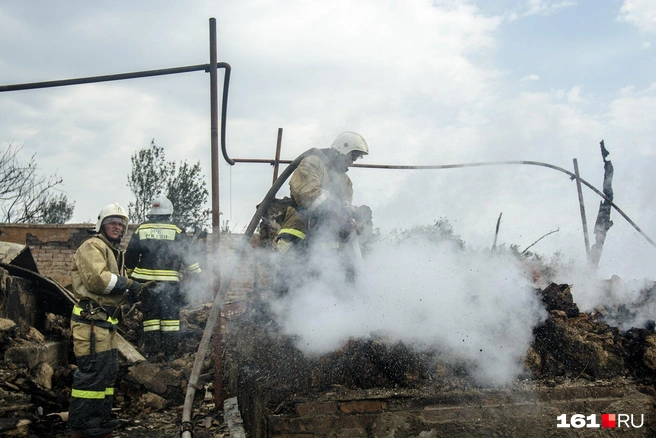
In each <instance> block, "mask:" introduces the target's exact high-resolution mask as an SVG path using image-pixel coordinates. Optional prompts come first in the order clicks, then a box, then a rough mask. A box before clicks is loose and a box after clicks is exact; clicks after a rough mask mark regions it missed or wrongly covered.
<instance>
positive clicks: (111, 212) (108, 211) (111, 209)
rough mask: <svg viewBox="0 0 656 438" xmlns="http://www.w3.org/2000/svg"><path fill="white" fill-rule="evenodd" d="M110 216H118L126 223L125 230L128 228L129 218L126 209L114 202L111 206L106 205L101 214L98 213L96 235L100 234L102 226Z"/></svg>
mask: <svg viewBox="0 0 656 438" xmlns="http://www.w3.org/2000/svg"><path fill="white" fill-rule="evenodd" d="M110 216H117V217H120V218H122V219H123V220H124V221H125V229H127V228H128V222H129V218H128V214H127V213H126V212H125V209H124V208H123V207H121V205H120V204H119V203H118V202H112V203H111V204H108V205H105V206H104V207H103V208H102V210H100V213H98V222H96V233H100V226H101V225H102V223H103V221H104V220H105V219H106V218H108V217H110ZM124 232H125V230H124Z"/></svg>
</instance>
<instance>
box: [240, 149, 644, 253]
mask: <svg viewBox="0 0 656 438" xmlns="http://www.w3.org/2000/svg"><path fill="white" fill-rule="evenodd" d="M233 161H234V162H235V163H268V164H271V165H273V163H274V161H273V160H260V159H250V158H235V159H234V160H233ZM279 163H281V164H283V163H289V161H288V160H280V161H279ZM519 164H523V165H530V166H540V167H547V168H549V169H554V170H557V171H559V172H562V173H564V174H566V175H569V177H570V178H571V179H577V177H576V175H575V174H574V173H572V172H570V171H569V170H566V169H563V168H562V167H558V166H554V165H553V164H549V163H543V162H540V161H486V162H480V163H464V164H436V165H420V166H414V165H396V164H354V165H353V167H361V168H366V169H396V170H432V169H458V168H463V167H482V166H501V165H519ZM578 180H579V181H581V184H584V185H585V186H587V187H588V188H589V189H590V190H592V191H593V192H595V193H596V194H597V195H599V196H600V197H601V198H602V199H603V200H605V201H606V202H608V203H609V204H610V205H611V206H612V207H613V208H614V209H615V210H616V211H617V212H618V213H619V214H620V215H621V216H622V217H623V218H624V219H626V221H627V222H628V223H629V224H631V226H632V227H633V228H634V229H635V230H636V231H637V232H638V233H640V235H642V237H644V238H645V239H646V240H647V242H649V243H651V244H652V246H654V247H656V243H655V242H654V241H653V240H652V239H651V238H650V237H649V236H647V234H645V232H644V231H642V230H641V229H640V227H639V226H638V225H637V224H636V223H635V222H633V221H632V220H631V218H629V216H627V215H626V213H624V212H623V211H622V209H620V208H619V207H618V206H617V205H616V204H615V203H614V202H613V201H612V200H611V199H610V198H608V197H607V196H606V195H604V194H603V193H602V192H601V191H599V190H598V189H597V188H596V187H595V186H593V185H592V184H590V183H589V182H587V181H586V180H584V179H583V178H580V177H579V178H578Z"/></svg>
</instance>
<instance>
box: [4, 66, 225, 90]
mask: <svg viewBox="0 0 656 438" xmlns="http://www.w3.org/2000/svg"><path fill="white" fill-rule="evenodd" d="M224 65H225V63H220V64H217V67H219V66H224ZM209 67H210V65H209V64H198V65H188V66H185V67H174V68H164V69H160V70H145V71H137V72H131V73H118V74H113V75H103V76H90V77H85V78H76V79H62V80H57V81H46V82H30V83H25V84H14V85H0V92H3V91H20V90H32V89H36V88H52V87H64V86H68V85H81V84H92V83H96V82H110V81H120V80H123V79H138V78H145V77H150V76H164V75H172V74H178V73H189V72H192V71H201V70H203V71H208V70H209Z"/></svg>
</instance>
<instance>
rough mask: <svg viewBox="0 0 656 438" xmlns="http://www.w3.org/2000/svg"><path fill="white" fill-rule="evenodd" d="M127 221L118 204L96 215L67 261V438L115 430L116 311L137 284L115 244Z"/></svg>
mask: <svg viewBox="0 0 656 438" xmlns="http://www.w3.org/2000/svg"><path fill="white" fill-rule="evenodd" d="M127 226H128V216H127V214H126V212H125V210H124V209H123V207H121V206H120V205H119V204H117V203H112V204H109V205H107V206H105V207H104V208H103V209H102V210H100V213H99V214H98V221H97V223H96V227H95V233H96V234H94V235H93V236H92V237H91V238H90V239H88V240H86V241H85V242H84V243H82V245H80V247H79V248H78V250H77V251H76V252H75V255H74V256H73V266H72V268H71V280H72V284H73V293H74V295H75V298H76V299H77V300H78V303H77V304H76V305H75V306H74V307H73V314H72V315H71V331H72V336H73V351H74V353H75V358H76V361H77V369H76V370H75V374H74V375H73V387H72V391H71V403H70V407H69V417H68V424H69V427H70V429H71V434H72V436H73V437H79V438H83V437H84V438H92V437H109V436H111V434H112V430H113V429H114V428H115V427H116V426H118V425H119V424H120V422H119V421H118V420H114V419H111V410H112V404H113V402H114V382H115V381H116V377H117V374H118V350H117V341H116V327H117V324H118V322H119V317H120V311H121V309H120V306H121V305H122V304H124V303H127V302H129V301H135V300H136V299H137V296H138V294H139V292H140V290H141V287H142V284H141V283H140V282H139V281H136V280H131V279H129V278H128V277H127V276H126V272H125V265H124V253H125V251H124V250H123V249H122V248H121V246H120V243H121V238H122V237H123V235H124V234H125V230H126V229H127Z"/></svg>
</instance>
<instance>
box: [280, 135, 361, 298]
mask: <svg viewBox="0 0 656 438" xmlns="http://www.w3.org/2000/svg"><path fill="white" fill-rule="evenodd" d="M367 154H369V146H368V145H367V142H366V141H365V139H364V138H363V137H362V136H361V135H360V134H358V133H355V132H351V131H347V132H343V133H341V134H340V135H339V136H337V138H336V139H335V141H333V143H332V145H331V147H330V148H325V149H319V150H318V153H317V154H312V155H308V156H307V157H305V158H304V159H303V160H302V161H301V162H300V164H299V165H298V167H297V168H296V170H295V171H294V173H293V174H292V177H291V179H290V181H289V188H290V194H291V198H292V205H291V206H290V207H288V208H287V211H286V214H285V220H284V222H283V224H282V227H281V229H280V231H279V232H278V236H277V237H276V245H275V249H276V250H277V251H278V252H280V253H288V252H290V251H292V252H294V253H295V254H294V256H299V255H300V254H301V253H303V252H304V251H306V250H307V249H308V248H310V247H311V246H312V245H313V244H314V243H317V244H319V243H321V244H322V245H326V244H327V245H332V246H334V247H335V248H340V247H343V246H344V245H345V242H346V239H347V238H348V237H349V235H350V233H352V232H354V231H355V228H356V223H355V221H354V219H353V206H352V201H353V184H352V182H351V179H350V178H349V177H348V175H347V174H346V172H347V171H348V169H349V167H351V166H352V165H353V163H354V162H355V161H356V160H358V159H359V158H361V157H362V156H364V155H367ZM301 257H302V256H301ZM290 258H291V256H290V257H288V258H287V259H290ZM283 264H287V265H290V264H293V265H295V266H296V267H298V263H294V262H292V263H290V262H288V261H283ZM282 271H283V272H282V274H281V275H278V280H279V281H277V285H276V289H277V291H278V292H279V293H283V294H284V293H285V292H286V290H287V289H288V288H289V287H290V286H291V283H295V282H296V281H295V280H298V279H299V277H302V276H303V273H302V272H300V271H299V270H298V269H297V268H292V267H289V266H287V267H285V266H283V267H282ZM294 272H295V274H294Z"/></svg>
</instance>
